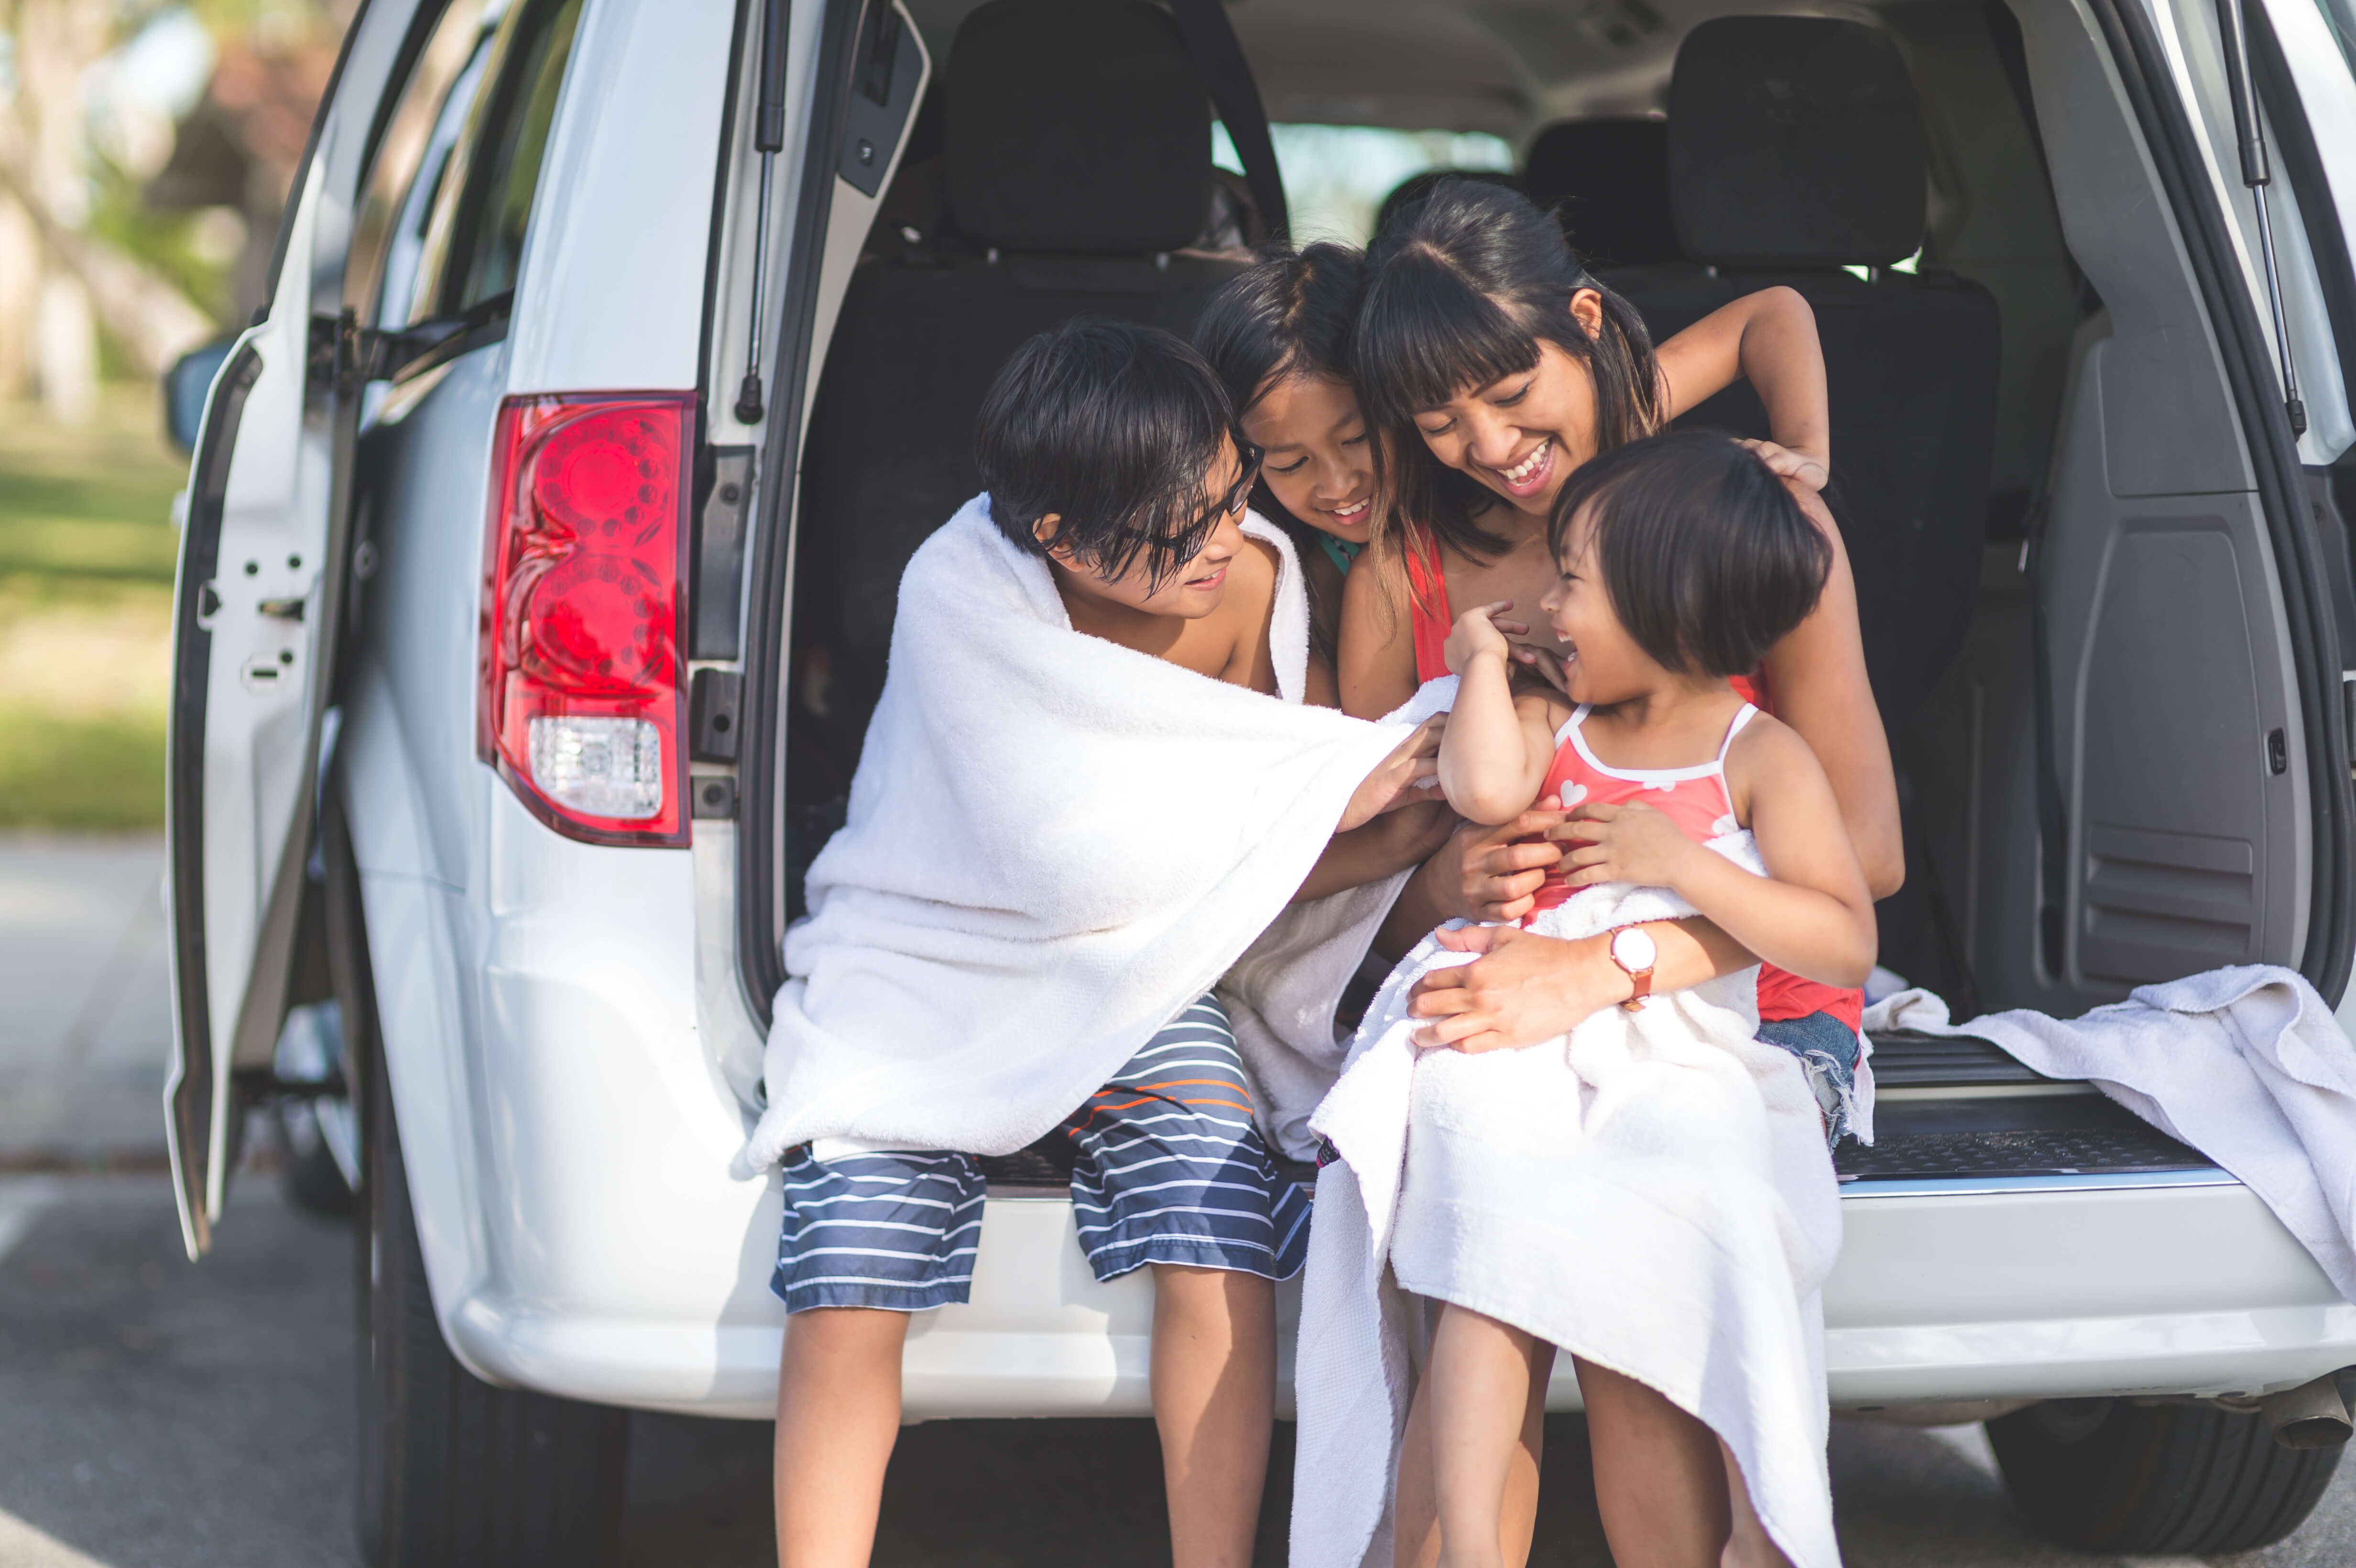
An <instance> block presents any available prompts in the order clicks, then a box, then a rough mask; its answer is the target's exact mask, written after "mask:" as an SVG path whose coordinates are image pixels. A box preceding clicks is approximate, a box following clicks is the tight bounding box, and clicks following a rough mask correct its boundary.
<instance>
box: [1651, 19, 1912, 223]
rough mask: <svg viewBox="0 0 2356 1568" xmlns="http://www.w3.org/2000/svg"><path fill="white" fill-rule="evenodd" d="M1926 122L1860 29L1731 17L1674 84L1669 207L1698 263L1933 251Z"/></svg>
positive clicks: (1895, 61)
mask: <svg viewBox="0 0 2356 1568" xmlns="http://www.w3.org/2000/svg"><path fill="white" fill-rule="evenodd" d="M1926 182H1927V172H1926V166H1925V164H1924V155H1923V150H1922V114H1921V112H1920V111H1919V110H1918V109H1917V108H1916V106H1915V101H1914V84H1913V82H1912V80H1911V79H1910V78H1909V77H1908V76H1907V74H1906V62H1905V61H1904V60H1903V59H1901V58H1900V57H1899V53H1898V46H1897V45H1895V44H1893V43H1892V42H1890V37H1889V36H1888V35H1887V34H1884V33H1881V32H1879V31H1878V30H1876V29H1874V28H1872V27H1867V26H1865V25H1864V24H1863V23H1861V22H1844V21H1835V20H1832V19H1829V18H1825V17H1816V16H1721V17H1719V18H1718V19H1717V20H1715V21H1708V22H1704V23H1703V24H1701V26H1699V27H1696V28H1695V29H1694V30H1693V31H1692V32H1690V33H1688V34H1687V35H1686V39H1685V42H1684V43H1683V44H1682V45H1680V46H1679V47H1678V49H1677V63H1676V72H1675V74H1674V75H1672V76H1671V77H1670V79H1669V203H1670V209H1671V211H1672V212H1673V213H1674V214H1675V215H1676V228H1677V238H1678V239H1679V240H1681V241H1682V242H1683V244H1684V246H1685V252H1686V255H1687V257H1688V258H1690V259H1691V260H1693V261H1708V262H1710V263H1713V264H1715V265H1719V266H1737V267H1778V266H1841V265H1847V264H1853V263H1862V264H1866V265H1886V264H1888V263H1890V262H1891V261H1903V260H1904V259H1905V258H1907V257H1909V256H1911V255H1912V254H1913V253H1914V252H1915V251H1917V250H1918V249H1920V248H1921V246H1922V230H1923V222H1924V211H1923V202H1924V189H1925V186H1926Z"/></svg>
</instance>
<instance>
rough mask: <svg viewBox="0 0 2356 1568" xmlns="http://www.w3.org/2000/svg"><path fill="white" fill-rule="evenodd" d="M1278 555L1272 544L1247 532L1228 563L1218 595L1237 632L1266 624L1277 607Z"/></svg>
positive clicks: (1224, 614)
mask: <svg viewBox="0 0 2356 1568" xmlns="http://www.w3.org/2000/svg"><path fill="white" fill-rule="evenodd" d="M1281 559H1282V558H1281V557H1280V556H1279V555H1278V554H1277V549H1276V547H1275V546H1274V545H1272V544H1270V543H1269V542H1268V541H1267V540H1266V539H1254V538H1252V537H1251V536H1250V535H1249V534H1246V535H1245V536H1244V548H1243V549H1239V550H1237V551H1236V553H1235V559H1233V560H1230V561H1229V562H1228V563H1227V583H1226V588H1227V591H1226V593H1225V594H1223V595H1222V596H1221V598H1220V602H1219V613H1220V615H1221V617H1222V618H1223V619H1228V620H1231V621H1232V622H1233V624H1235V625H1236V627H1237V630H1238V631H1239V632H1240V631H1243V630H1245V629H1249V630H1250V631H1252V632H1254V633H1258V632H1259V631H1261V630H1262V629H1264V628H1265V627H1266V626H1267V625H1268V622H1269V615H1270V613H1272V612H1273V611H1274V609H1275V608H1276V578H1277V562H1278V561H1279V560H1281Z"/></svg>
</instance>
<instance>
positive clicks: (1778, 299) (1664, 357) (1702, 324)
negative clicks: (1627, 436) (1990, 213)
mask: <svg viewBox="0 0 2356 1568" xmlns="http://www.w3.org/2000/svg"><path fill="white" fill-rule="evenodd" d="M1657 357H1658V359H1659V362H1660V367H1661V380H1662V381H1663V383H1664V384H1665V390H1666V392H1667V394H1668V414H1669V417H1670V418H1671V419H1675V418H1676V417H1677V416H1678V415H1679V414H1682V413H1684V412H1686V411H1687V410H1689V409H1691V408H1692V407H1693V406H1694V405H1695V404H1697V403H1699V402H1700V401H1702V400H1704V399H1706V398H1710V397H1715V396H1716V395H1717V394H1719V392H1722V391H1724V390H1725V389H1727V388H1729V387H1730V386H1732V385H1733V384H1734V383H1735V382H1736V381H1737V380H1748V381H1749V382H1750V383H1751V389H1752V390H1754V391H1756V392H1757V393H1758V394H1759V400H1760V401H1761V402H1762V403H1764V404H1765V405H1766V406H1767V428H1768V429H1769V430H1770V431H1771V432H1773V434H1774V437H1775V441H1776V443H1777V444H1778V445H1780V446H1783V448H1785V449H1786V450H1787V451H1789V452H1791V453H1796V454H1798V455H1799V456H1800V457H1801V458H1803V459H1804V460H1806V461H1807V462H1813V463H1814V464H1816V465H1817V466H1816V470H1815V473H1813V474H1808V473H1804V472H1801V470H1802V469H1804V467H1805V465H1806V464H1805V463H1803V464H1797V465H1794V468H1793V472H1792V473H1790V474H1788V475H1786V476H1787V477H1794V478H1798V479H1799V480H1800V481H1801V482H1802V483H1803V484H1805V485H1807V486H1808V487H1809V488H1810V489H1812V490H1821V489H1823V488H1824V486H1825V480H1826V476H1827V475H1828V474H1829V473H1830V469H1831V464H1832V416H1831V414H1830V413H1829V412H1828V411H1827V407H1826V393H1825V353H1824V349H1823V347H1821V346H1820V345H1819V344H1818V343H1817V341H1816V314H1815V311H1813V310H1810V309H1809V308H1808V302H1807V300H1806V299H1805V298H1804V297H1803V296H1802V295H1801V293H1800V292H1799V291H1798V290H1796V289H1789V288H1782V287H1778V288H1772V289H1762V290H1760V291H1759V292H1758V293H1755V294H1745V295H1743V296H1742V297H1741V298H1740V299H1739V300H1736V301H1734V302H1733V303H1732V304H1725V305H1720V306H1719V308H1718V309H1716V310H1714V311H1712V312H1710V313H1709V314H1708V315H1706V316H1703V317H1702V318H1701V319H1700V320H1699V321H1697V322H1695V323H1694V324H1693V325H1691V326H1688V327H1687V328H1686V329H1685V330H1684V331H1683V332H1680V333H1678V334H1677V335H1676V336H1675V337H1672V338H1670V339H1669V340H1668V341H1667V342H1666V343H1664V344H1662V345H1661V347H1660V350H1659V353H1658V356H1657ZM1762 455H1766V454H1763V453H1762ZM1770 466H1771V467H1775V468H1776V470H1777V472H1778V473H1783V471H1784V470H1783V465H1781V464H1774V463H1772V462H1771V463H1770Z"/></svg>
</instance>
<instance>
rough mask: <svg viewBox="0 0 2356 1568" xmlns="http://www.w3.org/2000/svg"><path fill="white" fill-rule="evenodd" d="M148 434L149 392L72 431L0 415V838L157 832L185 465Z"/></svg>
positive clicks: (32, 416) (128, 394) (115, 400)
mask: <svg viewBox="0 0 2356 1568" xmlns="http://www.w3.org/2000/svg"><path fill="white" fill-rule="evenodd" d="M157 424H158V420H157V417H156V410H155V393H154V391H153V390H152V389H149V388H146V387H144V386H117V387H110V388H108V389H106V392H105V395H104V397H103V399H102V402H101V406H100V409H99V412H98V416H97V418H96V419H94V420H93V421H91V422H90V423H89V424H86V425H82V426H77V427H66V426H60V425H58V424H56V423H54V422H52V421H49V420H48V418H47V417H46V416H45V415H43V414H42V413H41V412H40V411H38V410H37V409H33V408H28V407H26V406H23V405H16V406H9V407H5V408H0V828H5V827H43V828H64V829H79V830H86V831H118V830H137V829H152V828H154V827H159V826H161V825H162V823H163V820H164V728H165V713H164V710H163V709H162V707H161V705H160V697H159V694H160V691H161V689H162V677H163V676H164V674H165V668H164V667H165V665H166V662H167V661H168V658H169V654H168V650H167V647H166V642H165V639H164V637H163V636H162V635H161V630H160V628H161V627H162V625H163V624H165V623H166V622H167V621H168V618H169V615H170V594H171V586H170V585H171V581H172V571H173V564H174V561H175V559H176V557H177V554H178V550H179V534H178V532H177V530H176V529H175V528H173V527H172V522H171V510H172V497H173V496H174V494H175V493H176V492H177V490H178V489H179V488H180V487H181V485H184V484H186V483H187V464H186V460H185V459H183V458H182V457H181V456H180V455H179V454H178V453H175V452H173V451H172V450H171V449H170V448H169V447H167V446H166V444H165V443H164V442H163V440H162V438H161V436H160V435H159V434H158V432H157V429H156V427H157ZM126 661H127V662H129V663H130V664H132V665H135V667H131V668H126V667H124V665H125V663H126ZM93 666H97V667H93Z"/></svg>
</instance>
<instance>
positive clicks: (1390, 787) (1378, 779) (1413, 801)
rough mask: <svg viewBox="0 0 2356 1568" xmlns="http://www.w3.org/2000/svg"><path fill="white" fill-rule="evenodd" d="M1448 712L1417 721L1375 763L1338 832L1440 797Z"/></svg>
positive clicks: (1359, 786) (1337, 828)
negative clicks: (1442, 734)
mask: <svg viewBox="0 0 2356 1568" xmlns="http://www.w3.org/2000/svg"><path fill="white" fill-rule="evenodd" d="M1447 727H1448V715H1447V714H1445V713H1435V714H1433V715H1432V716H1431V717H1430V718H1429V719H1427V720H1424V721H1423V722H1422V723H1420V724H1419V725H1417V726H1416V727H1415V729H1414V731H1412V732H1411V733H1409V734H1408V738H1407V739H1406V740H1404V741H1400V742H1399V743H1398V745H1397V746H1395V747H1393V748H1392V749H1391V754H1390V755H1389V756H1387V757H1385V758H1384V759H1383V760H1382V761H1381V762H1380V763H1376V765H1375V771H1374V772H1372V773H1368V774H1367V775H1366V776H1365V780H1364V781H1362V782H1361V783H1360V784H1359V785H1358V787H1357V789H1356V790H1355V791H1354V792H1353V793H1352V794H1351V796H1350V804H1349V805H1347V806H1345V807H1344V808H1343V811H1342V820H1341V821H1340V822H1338V823H1336V824H1335V825H1334V827H1333V831H1334V832H1335V833H1337V834H1339V833H1347V832H1349V831H1350V830H1351V829H1352V828H1354V827H1365V825H1366V824H1367V823H1369V822H1372V821H1373V820H1374V819H1375V818H1376V817H1377V816H1381V815H1382V814H1383V813H1384V812H1387V811H1397V810H1398V808H1399V807H1401V806H1403V805H1417V804H1419V803H1420V802H1424V801H1430V800H1433V799H1436V798H1437V797H1438V795H1439V791H1440V731H1443V730H1445V729H1446V728H1447Z"/></svg>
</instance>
